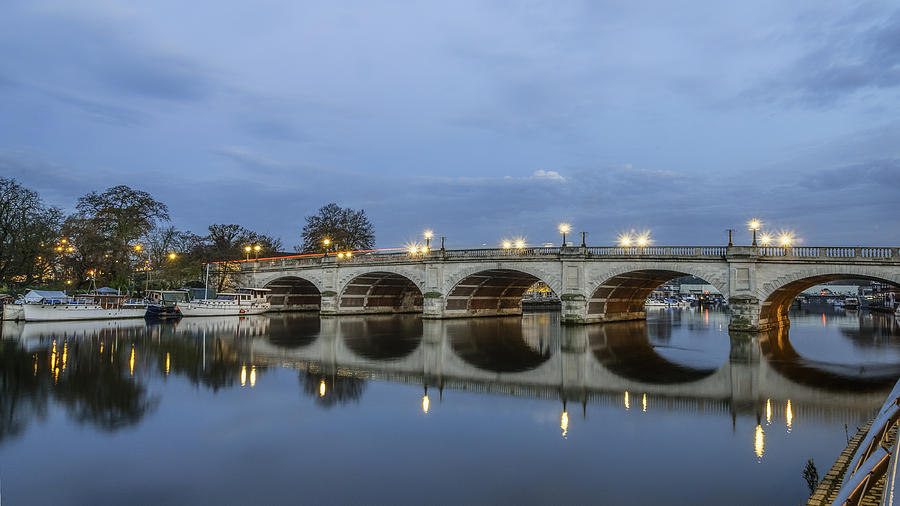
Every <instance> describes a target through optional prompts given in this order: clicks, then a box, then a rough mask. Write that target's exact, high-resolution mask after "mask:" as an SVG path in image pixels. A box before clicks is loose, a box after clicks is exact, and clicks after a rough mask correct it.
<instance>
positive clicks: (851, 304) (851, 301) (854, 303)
mask: <svg viewBox="0 0 900 506" xmlns="http://www.w3.org/2000/svg"><path fill="white" fill-rule="evenodd" d="M844 309H859V299H857V298H856V297H847V298H846V299H844Z"/></svg>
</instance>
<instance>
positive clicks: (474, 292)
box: [443, 263, 561, 317]
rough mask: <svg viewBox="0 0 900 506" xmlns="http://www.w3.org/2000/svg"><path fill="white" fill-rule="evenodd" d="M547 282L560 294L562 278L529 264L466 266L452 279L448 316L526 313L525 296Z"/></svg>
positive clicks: (447, 306)
mask: <svg viewBox="0 0 900 506" xmlns="http://www.w3.org/2000/svg"><path fill="white" fill-rule="evenodd" d="M538 282H543V283H545V284H546V285H547V286H549V287H550V289H551V290H553V292H554V293H557V294H558V293H559V287H560V284H561V283H559V282H558V280H556V279H554V278H553V277H551V276H548V275H547V273H544V272H540V271H539V270H537V269H532V268H529V267H528V266H518V265H517V266H515V267H506V266H504V265H502V264H499V263H498V264H496V265H495V266H493V267H492V268H487V269H485V268H484V266H481V267H480V268H477V267H476V268H469V269H462V270H460V271H459V272H457V273H456V275H454V276H452V277H451V278H450V279H448V283H447V285H446V286H449V287H451V288H450V289H449V290H448V292H447V295H446V301H445V303H444V313H443V314H444V316H445V317H467V316H501V315H519V314H521V313H522V296H523V295H524V294H525V292H526V291H528V289H529V288H531V287H532V286H534V285H535V284H536V283H538Z"/></svg>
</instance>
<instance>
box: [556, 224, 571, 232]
mask: <svg viewBox="0 0 900 506" xmlns="http://www.w3.org/2000/svg"><path fill="white" fill-rule="evenodd" d="M571 228H572V227H570V226H569V224H568V223H560V224H559V231H560V232H562V233H563V234H567V233H568V232H569V230H571Z"/></svg>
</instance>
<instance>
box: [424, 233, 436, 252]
mask: <svg viewBox="0 0 900 506" xmlns="http://www.w3.org/2000/svg"><path fill="white" fill-rule="evenodd" d="M432 237H434V232H432V231H431V230H426V231H425V248H426V250H430V249H431V238H432Z"/></svg>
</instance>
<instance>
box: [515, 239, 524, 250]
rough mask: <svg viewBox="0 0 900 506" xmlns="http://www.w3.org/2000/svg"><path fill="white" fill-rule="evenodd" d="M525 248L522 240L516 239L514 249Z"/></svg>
mask: <svg viewBox="0 0 900 506" xmlns="http://www.w3.org/2000/svg"><path fill="white" fill-rule="evenodd" d="M524 247H525V241H524V240H523V239H516V249H522V248H524Z"/></svg>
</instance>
